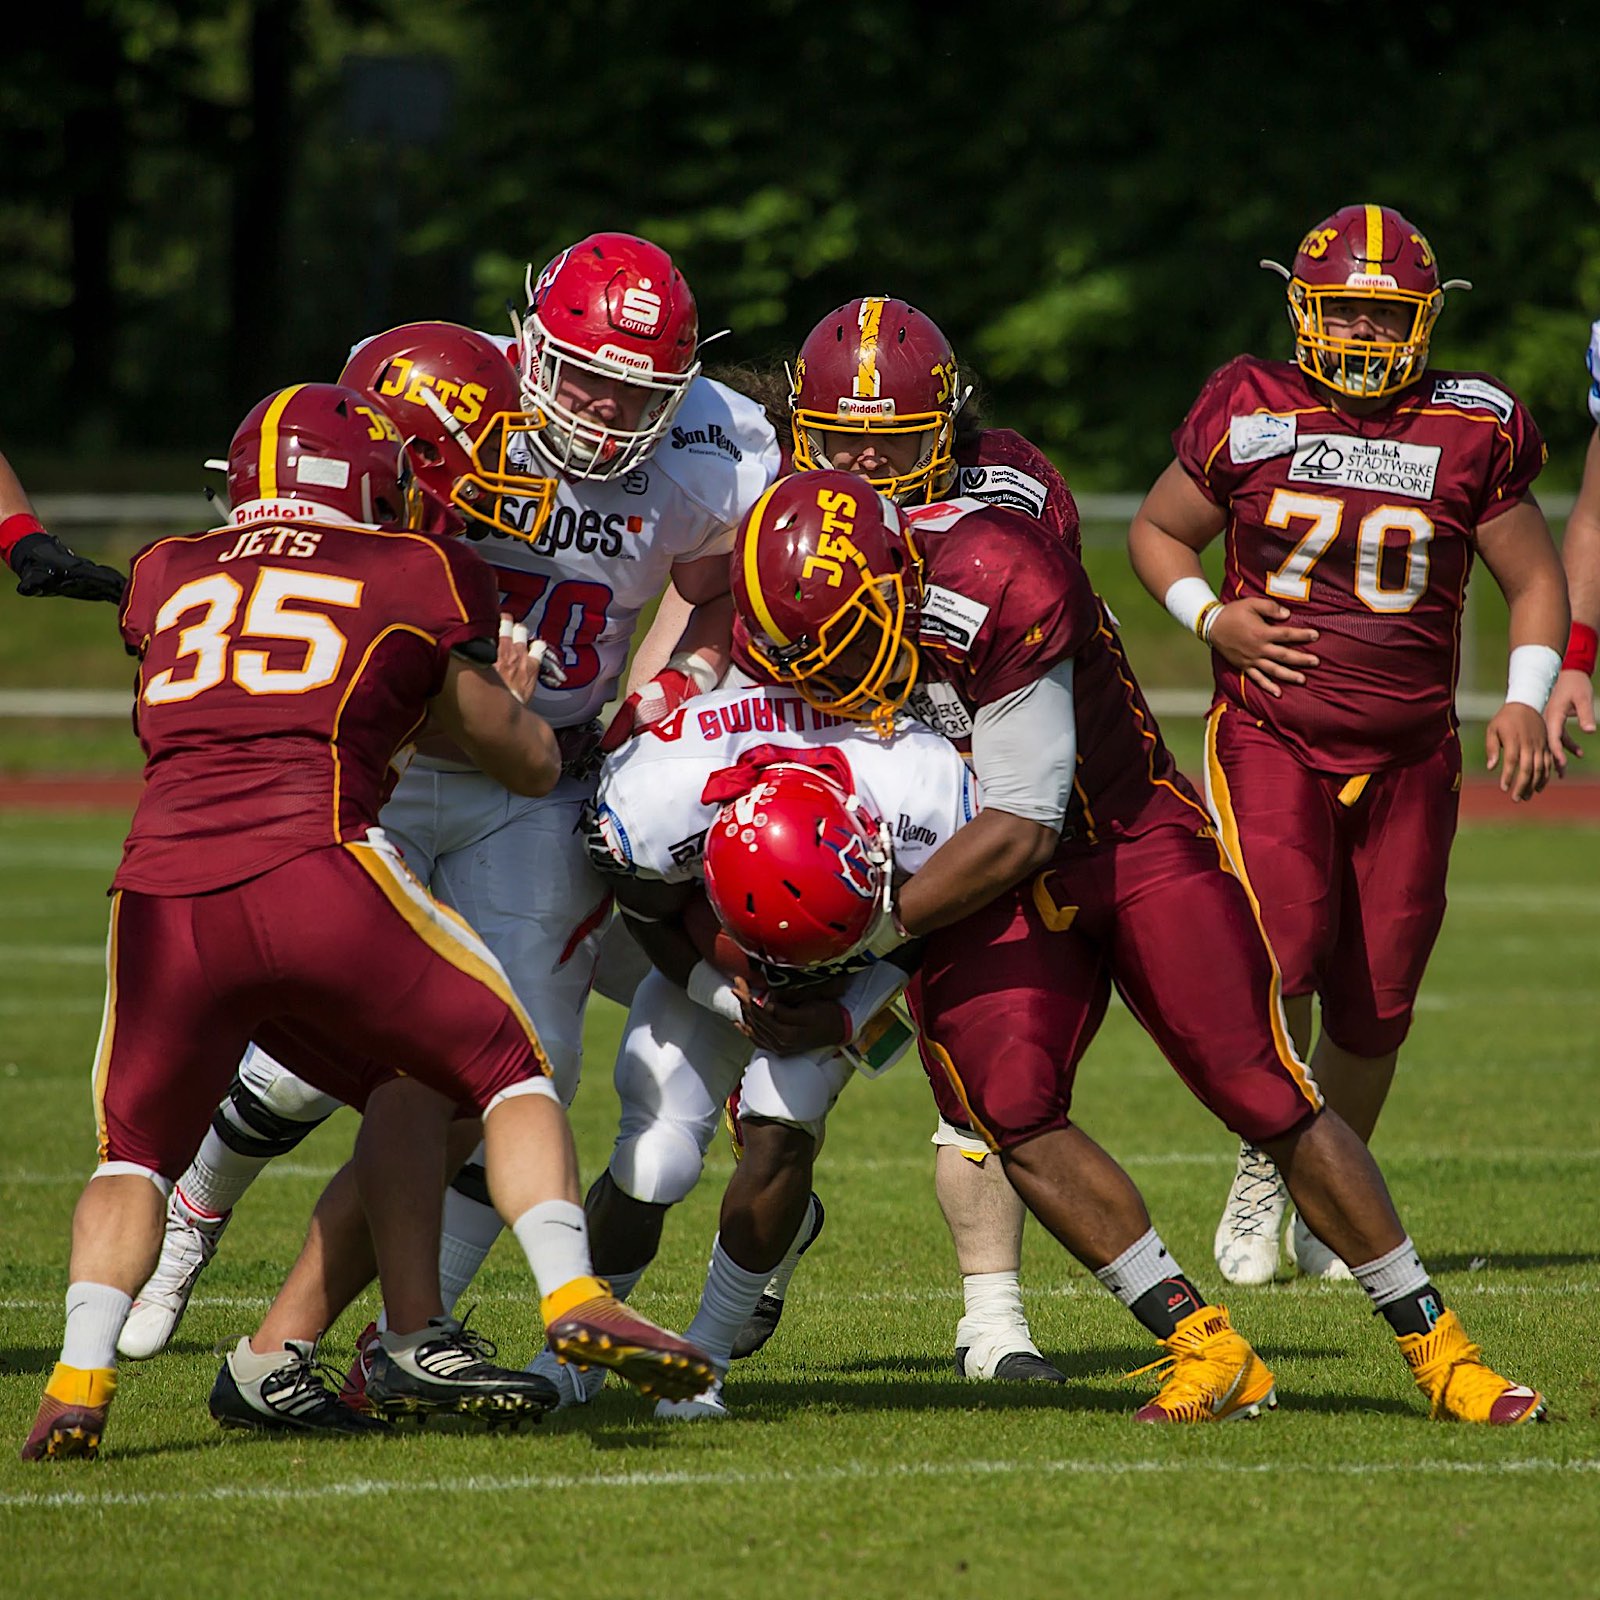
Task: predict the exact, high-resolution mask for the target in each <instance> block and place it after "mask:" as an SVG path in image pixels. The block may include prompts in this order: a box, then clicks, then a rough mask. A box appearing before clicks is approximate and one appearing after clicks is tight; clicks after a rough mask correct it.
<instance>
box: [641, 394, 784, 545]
mask: <svg viewBox="0 0 1600 1600" xmlns="http://www.w3.org/2000/svg"><path fill="white" fill-rule="evenodd" d="M701 382H703V383H706V384H708V385H709V386H710V388H711V390H712V393H711V394H709V395H707V396H706V400H707V404H706V405H705V406H704V407H703V408H702V409H703V410H704V411H705V412H706V414H707V415H706V419H705V421H704V429H705V431H706V432H711V431H712V430H713V429H715V430H717V431H718V434H719V435H720V443H719V446H718V451H719V458H718V463H717V465H718V468H719V470H717V471H714V472H707V473H700V472H694V471H691V470H687V463H686V464H685V470H684V471H683V472H682V475H681V477H679V482H680V484H681V486H682V487H683V488H684V490H685V492H686V493H688V494H689V495H690V497H691V498H692V499H693V500H694V501H695V502H696V503H697V504H699V505H700V506H701V507H702V509H703V510H704V511H705V512H706V513H707V514H708V515H707V518H706V525H705V529H704V531H703V533H702V535H701V537H700V539H699V540H698V541H697V542H696V543H695V544H693V545H692V546H691V547H690V548H688V549H686V550H682V551H680V552H679V553H678V554H677V556H676V557H675V559H676V560H678V561H703V560H705V559H706V558H707V557H709V556H725V555H729V554H731V553H732V551H733V539H734V535H735V533H737V532H738V528H739V524H740V522H741V521H742V520H743V519H744V514H745V512H746V511H748V510H749V509H750V507H751V506H753V505H754V504H755V503H756V501H757V500H759V499H760V498H761V496H762V495H763V494H764V493H765V492H766V490H767V488H768V487H769V486H770V485H771V484H772V482H773V481H774V480H775V479H776V478H777V476H778V468H779V464H780V461H781V452H780V451H779V449H778V440H777V436H776V435H775V434H774V433H773V431H772V424H771V423H769V422H768V421H767V414H766V412H764V411H763V410H762V409H761V407H760V406H758V405H757V404H756V403H755V401H753V400H750V399H748V398H746V397H745V396H744V395H741V394H736V393H734V391H733V390H731V389H728V388H726V387H725V386H724V385H722V384H712V383H711V380H710V379H702V380H701ZM715 401H720V402H722V404H720V405H719V404H715V403H712V402H715ZM657 448H658V449H670V448H671V447H670V446H658V447H657Z"/></svg>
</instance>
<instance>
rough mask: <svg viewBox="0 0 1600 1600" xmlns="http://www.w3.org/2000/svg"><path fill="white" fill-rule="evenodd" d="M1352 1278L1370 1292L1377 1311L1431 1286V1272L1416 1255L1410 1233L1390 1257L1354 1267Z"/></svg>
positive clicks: (1383, 1257) (1351, 1271) (1369, 1294)
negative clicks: (1429, 1277) (1429, 1275)
mask: <svg viewBox="0 0 1600 1600" xmlns="http://www.w3.org/2000/svg"><path fill="white" fill-rule="evenodd" d="M1350 1274H1351V1276H1352V1277H1353V1278H1354V1279H1355V1280H1356V1282H1357V1283H1359V1284H1360V1285H1361V1287H1362V1288H1363V1289H1365V1290H1366V1291H1367V1294H1368V1296H1369V1297H1370V1298H1371V1300H1372V1308H1373V1310H1374V1311H1382V1310H1383V1308H1384V1307H1385V1306H1388V1305H1393V1304H1394V1302H1395V1301H1396V1300H1404V1299H1405V1297H1406V1296H1407V1295H1409V1294H1416V1293H1417V1291H1418V1290H1419V1289H1425V1288H1427V1286H1428V1269H1427V1268H1426V1267H1425V1266H1423V1264H1422V1257H1421V1256H1419V1255H1418V1254H1417V1247H1416V1246H1415V1245H1414V1244H1412V1242H1411V1235H1410V1234H1409V1233H1408V1234H1407V1235H1406V1236H1405V1238H1404V1239H1402V1240H1401V1241H1400V1243H1399V1244H1397V1245H1396V1246H1395V1247H1394V1249H1393V1250H1391V1251H1390V1252H1389V1253H1388V1255H1384V1256H1379V1257H1378V1258H1377V1259H1376V1260H1375V1261H1369V1262H1367V1263H1366V1264H1365V1265H1364V1266H1360V1267H1351V1269H1350Z"/></svg>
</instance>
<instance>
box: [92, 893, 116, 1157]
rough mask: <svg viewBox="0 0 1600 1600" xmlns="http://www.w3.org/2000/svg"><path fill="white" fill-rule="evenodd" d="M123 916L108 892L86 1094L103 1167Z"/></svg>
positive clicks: (107, 1138) (106, 1152) (107, 1145)
mask: <svg viewBox="0 0 1600 1600" xmlns="http://www.w3.org/2000/svg"><path fill="white" fill-rule="evenodd" d="M121 915H122V891H121V890H120V889H114V890H112V892H111V922H110V926H109V927H108V928H107V929H106V1005H105V1010H104V1012H103V1013H102V1014H101V1017H100V1042H99V1043H98V1044H97V1045H96V1046H95V1050H94V1072H93V1074H92V1075H91V1078H90V1088H89V1092H90V1094H91V1095H92V1096H93V1098H94V1131H95V1139H96V1141H97V1144H98V1148H99V1152H100V1157H99V1158H100V1162H101V1164H102V1165H104V1163H105V1161H106V1159H107V1157H108V1155H109V1153H110V1148H111V1134H110V1130H109V1129H108V1128H107V1127H106V1079H107V1077H108V1076H109V1074H110V1071H111V1047H112V1044H113V1043H114V1041H115V1039H116V1035H117V921H118V918H119V917H120V916H121Z"/></svg>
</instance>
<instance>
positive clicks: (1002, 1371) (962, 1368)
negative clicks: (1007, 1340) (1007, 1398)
mask: <svg viewBox="0 0 1600 1600" xmlns="http://www.w3.org/2000/svg"><path fill="white" fill-rule="evenodd" d="M956 1376H957V1377H958V1378H982V1376H983V1374H982V1373H979V1372H968V1371H967V1351H966V1347H965V1346H963V1347H962V1348H961V1349H959V1350H957V1351H956ZM990 1381H993V1382H998V1383H1065V1382H1066V1381H1067V1375H1066V1373H1064V1372H1063V1371H1062V1370H1061V1369H1060V1367H1058V1366H1055V1365H1054V1364H1053V1363H1051V1362H1049V1361H1046V1360H1045V1358H1044V1357H1043V1356H1041V1355H1038V1354H1036V1353H1035V1352H1034V1351H1032V1350H1013V1351H1011V1352H1010V1354H1009V1355H1003V1356H1001V1357H1000V1359H999V1360H998V1361H997V1362H996V1363H995V1368H994V1373H993V1375H992V1378H991V1380H990Z"/></svg>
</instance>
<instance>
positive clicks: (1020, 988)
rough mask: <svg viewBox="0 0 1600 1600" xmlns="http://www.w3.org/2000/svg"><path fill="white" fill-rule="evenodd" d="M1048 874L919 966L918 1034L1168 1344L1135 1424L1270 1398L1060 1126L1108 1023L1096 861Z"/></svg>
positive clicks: (1030, 1194)
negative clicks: (1155, 1385) (1168, 1363)
mask: <svg viewBox="0 0 1600 1600" xmlns="http://www.w3.org/2000/svg"><path fill="white" fill-rule="evenodd" d="M1069 870H1070V877H1069V875H1068V873H1065V872H1063V871H1062V870H1060V868H1059V867H1056V868H1051V869H1049V870H1047V871H1046V872H1044V873H1042V874H1040V875H1039V877H1038V878H1037V879H1035V880H1034V881H1033V882H1031V883H1028V884H1025V885H1023V886H1021V887H1020V888H1019V889H1018V890H1017V891H1016V892H1015V893H1013V894H1012V895H1010V896H1004V897H1002V898H1001V900H1000V901H997V902H995V903H993V904H992V905H991V906H989V907H986V908H985V909H984V910H982V911H980V912H978V913H977V914H976V915H974V916H973V917H970V918H968V919H967V920H966V921H965V922H963V923H960V924H958V925H957V926H956V927H955V928H952V929H949V930H945V931H944V932H942V933H941V934H939V935H935V936H934V937H933V938H931V939H930V940H929V942H928V946H927V950H926V953H925V955H924V958H923V966H922V975H921V990H920V996H919V999H920V1012H921V1021H922V1024H923V1030H924V1040H925V1043H926V1044H927V1046H928V1048H929V1050H930V1051H931V1052H932V1053H933V1055H934V1056H935V1058H936V1059H937V1060H938V1061H939V1062H940V1064H941V1065H942V1067H943V1069H944V1071H945V1073H946V1075H947V1077H948V1078H949V1081H950V1085H951V1087H952V1089H953V1090H954V1091H955V1093H956V1095H957V1097H958V1099H959V1101H960V1103H961V1105H962V1107H963V1109H964V1110H965V1112H966V1113H967V1120H968V1121H969V1122H970V1124H971V1125H972V1126H973V1127H974V1128H976V1129H978V1130H979V1131H980V1132H981V1133H982V1135H983V1136H984V1138H985V1140H986V1141H987V1143H988V1144H989V1146H990V1147H991V1148H992V1149H995V1150H998V1151H999V1152H1000V1153H1001V1155H1002V1157H1003V1158H1004V1161H1005V1166H1006V1175H1007V1177H1008V1178H1009V1179H1010V1181H1011V1184H1012V1186H1013V1187H1014V1188H1015V1189H1016V1191H1017V1193H1018V1194H1019V1195H1020V1196H1021V1197H1022V1200H1023V1202H1024V1203H1025V1204H1026V1205H1027V1207H1028V1209H1029V1210H1030V1211H1032V1212H1033V1214H1034V1215H1035V1216H1036V1217H1037V1218H1038V1219H1039V1221H1040V1222H1041V1223H1042V1224H1043V1225H1044V1226H1045V1228H1047V1229H1048V1230H1049V1231H1050V1233H1052V1234H1053V1235H1054V1236H1055V1238H1056V1239H1057V1240H1058V1241H1059V1242H1060V1243H1061V1244H1062V1245H1063V1246H1065V1248H1066V1249H1067V1250H1068V1251H1070V1252H1071V1253H1072V1254H1073V1255H1074V1256H1076V1257H1077V1259H1078V1260H1080V1261H1082V1262H1083V1264H1084V1265H1085V1266H1087V1267H1088V1268H1089V1269H1090V1270H1091V1271H1092V1272H1093V1273H1094V1274H1095V1276H1096V1277H1097V1278H1098V1279H1099V1280H1100V1281H1101V1283H1103V1284H1104V1285H1105V1287H1106V1288H1107V1289H1108V1290H1109V1291H1110V1292H1111V1293H1112V1294H1114V1295H1115V1296H1116V1297H1117V1298H1118V1299H1119V1300H1120V1301H1121V1302H1122V1303H1123V1304H1124V1305H1125V1306H1126V1307H1127V1308H1128V1309H1129V1311H1130V1312H1131V1313H1132V1314H1133V1316H1134V1317H1135V1318H1136V1319H1137V1320H1138V1321H1139V1322H1140V1323H1141V1324H1142V1325H1143V1326H1144V1327H1145V1328H1147V1329H1148V1330H1149V1331H1150V1332H1151V1333H1152V1334H1153V1335H1154V1336H1155V1337H1156V1338H1157V1339H1158V1340H1160V1341H1161V1342H1162V1344H1163V1345H1164V1346H1165V1347H1166V1349H1167V1352H1168V1355H1169V1356H1170V1357H1171V1358H1172V1360H1173V1363H1174V1376H1173V1378H1171V1379H1169V1381H1168V1383H1167V1384H1166V1385H1165V1386H1164V1387H1163V1389H1162V1391H1161V1393H1160V1395H1158V1397H1157V1399H1156V1400H1155V1401H1154V1402H1152V1403H1151V1405H1149V1406H1146V1407H1144V1408H1143V1409H1142V1410H1141V1411H1140V1412H1139V1413H1138V1416H1139V1417H1140V1419H1141V1420H1147V1421H1169V1420H1182V1421H1210V1420H1217V1419H1220V1418H1224V1417H1228V1416H1238V1415H1255V1414H1256V1413H1258V1412H1259V1410H1260V1408H1261V1407H1262V1406H1263V1405H1270V1404H1272V1403H1274V1398H1275V1397H1274V1392H1273V1384H1272V1375H1271V1373H1269V1372H1268V1371H1267V1370H1266V1368H1265V1367H1264V1366H1263V1365H1262V1364H1261V1363H1260V1361H1259V1359H1258V1358H1257V1357H1256V1355H1255V1352H1254V1351H1253V1350H1251V1348H1250V1346H1249V1345H1248V1344H1247V1343H1246V1342H1245V1341H1244V1340H1243V1339H1242V1338H1240V1337H1239V1336H1238V1335H1237V1334H1236V1333H1234V1332H1233V1330H1232V1328H1231V1326H1230V1325H1229V1323H1228V1318H1227V1313H1226V1312H1225V1311H1223V1310H1221V1308H1220V1307H1214V1306H1209V1305H1207V1304H1206V1303H1205V1301H1204V1299H1203V1298H1202V1296H1201V1295H1200V1293H1199V1291H1198V1290H1197V1289H1196V1288H1195V1287H1194V1285H1193V1284H1192V1283H1191V1282H1190V1280H1189V1279H1188V1278H1187V1277H1186V1276H1185V1275H1184V1274H1183V1272H1182V1271H1181V1269H1180V1268H1179V1266H1178V1264H1177V1262H1176V1261H1175V1260H1174V1259H1173V1257H1172V1256H1171V1254H1170V1253H1169V1252H1168V1250H1167V1248H1166V1246H1165V1244H1164V1243H1163V1242H1162V1239H1161V1236H1160V1235H1159V1234H1158V1233H1157V1232H1156V1230H1155V1228H1154V1227H1153V1225H1152V1224H1151V1221H1150V1215H1149V1212H1148V1211H1147V1210H1146V1209H1145V1204H1144V1200H1143V1197H1142V1196H1141V1195H1140V1193H1139V1191H1138V1189H1137V1187H1136V1186H1135V1185H1134V1183H1133V1180H1132V1179H1131V1178H1129V1176H1128V1175H1127V1173H1126V1172H1124V1171H1123V1170H1122V1168H1121V1167H1120V1166H1118V1165H1117V1163H1116V1162H1115V1161H1114V1160H1113V1159H1112V1158H1111V1156H1110V1155H1108V1154H1107V1153H1106V1151H1104V1150H1103V1149H1101V1148H1100V1146H1099V1145H1097V1144H1096V1143H1095V1142H1094V1141H1093V1140H1092V1139H1090V1138H1089V1136H1088V1135H1087V1134H1086V1133H1084V1132H1083V1130H1082V1129H1081V1128H1078V1127H1076V1126H1074V1125H1073V1124H1072V1122H1071V1117H1070V1110H1071V1097H1072V1080H1073V1076H1074V1073H1075V1072H1076V1069H1077V1064H1078V1061H1079V1060H1080V1059H1081V1057H1082V1054H1083V1051H1084V1050H1085V1049H1086V1048H1087V1046H1088V1043H1089V1041H1090V1039H1091V1038H1092V1037H1093V1036H1094V1033H1095V1030H1096V1029H1097V1028H1098V1027H1099V1025H1100V1022H1101V1020H1102V1018H1103V1017H1104V1015H1105V1008H1106V1004H1107V1001H1108V998H1109V990H1110V984H1109V978H1108V975H1107V971H1106V962H1105V955H1104V948H1103V941H1104V939H1105V933H1106V918H1107V913H1108V910H1109V907H1110V905H1111V901H1112V892H1113V883H1112V880H1111V878H1110V876H1109V870H1110V869H1109V867H1108V865H1107V863H1106V859H1105V855H1104V853H1103V852H1102V853H1096V854H1092V855H1084V856H1081V857H1076V858H1073V859H1072V860H1071V863H1070V869H1069Z"/></svg>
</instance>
